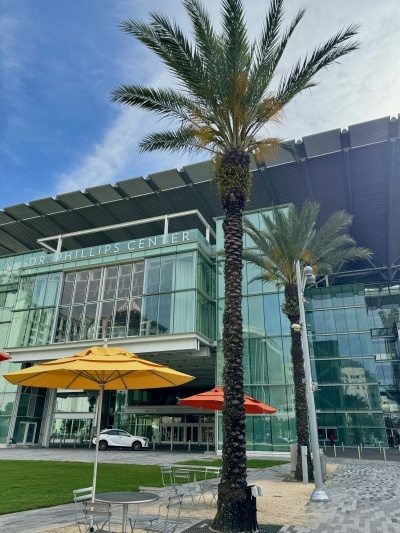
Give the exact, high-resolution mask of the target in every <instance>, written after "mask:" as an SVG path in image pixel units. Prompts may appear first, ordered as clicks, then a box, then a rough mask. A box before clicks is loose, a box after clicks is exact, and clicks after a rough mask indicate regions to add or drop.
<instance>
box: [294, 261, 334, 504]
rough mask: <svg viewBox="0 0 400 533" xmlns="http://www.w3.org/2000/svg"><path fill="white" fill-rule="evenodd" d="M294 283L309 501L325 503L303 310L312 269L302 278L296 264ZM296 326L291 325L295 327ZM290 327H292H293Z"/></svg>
mask: <svg viewBox="0 0 400 533" xmlns="http://www.w3.org/2000/svg"><path fill="white" fill-rule="evenodd" d="M296 282H297V294H298V297H299V309H300V330H301V343H302V346H303V356H304V371H305V377H306V383H305V385H306V394H307V405H308V419H309V424H310V434H311V450H312V454H313V459H314V460H313V464H314V480H315V489H314V490H313V493H312V494H311V497H310V500H311V501H313V502H326V501H329V496H328V495H327V493H326V492H325V489H324V483H323V481H322V469H321V456H320V453H319V438H318V427H317V414H316V412H315V401H314V388H313V382H312V374H311V362H310V352H309V349H308V337H307V325H306V316H305V315H306V313H305V310H304V294H303V291H304V288H305V285H306V283H307V282H309V283H314V282H315V276H314V275H313V271H312V268H311V267H310V266H306V267H304V277H303V278H302V277H301V272H300V261H297V262H296ZM295 325H296V324H293V326H295ZM293 326H292V327H293Z"/></svg>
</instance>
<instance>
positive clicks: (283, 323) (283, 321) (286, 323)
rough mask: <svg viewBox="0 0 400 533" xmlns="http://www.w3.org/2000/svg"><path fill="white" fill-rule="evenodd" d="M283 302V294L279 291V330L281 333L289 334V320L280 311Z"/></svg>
mask: <svg viewBox="0 0 400 533" xmlns="http://www.w3.org/2000/svg"><path fill="white" fill-rule="evenodd" d="M284 303H285V295H284V294H283V293H282V292H281V293H279V307H278V311H279V315H280V319H281V332H282V335H290V321H289V319H288V317H287V316H286V315H285V313H284V312H283V311H282V305H283V304H284Z"/></svg>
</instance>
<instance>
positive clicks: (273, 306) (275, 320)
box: [249, 294, 282, 336]
mask: <svg viewBox="0 0 400 533" xmlns="http://www.w3.org/2000/svg"><path fill="white" fill-rule="evenodd" d="M263 300H264V313H265V321H264V327H265V332H266V334H267V335H269V336H274V335H280V334H281V333H282V327H281V313H280V309H279V294H268V295H267V296H264V297H263ZM249 308H250V313H251V311H252V309H251V307H250V305H249ZM250 313H249V314H250ZM261 316H262V315H261ZM250 324H252V322H251V321H250Z"/></svg>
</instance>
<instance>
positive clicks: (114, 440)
mask: <svg viewBox="0 0 400 533" xmlns="http://www.w3.org/2000/svg"><path fill="white" fill-rule="evenodd" d="M92 442H93V444H96V437H94V438H93V440H92ZM109 446H118V447H120V448H132V450H135V451H139V450H141V449H142V448H148V447H149V439H146V438H145V437H137V436H136V435H131V434H130V433H128V432H127V431H124V430H123V429H103V430H102V431H100V438H99V450H106V449H107V448H108V447H109Z"/></svg>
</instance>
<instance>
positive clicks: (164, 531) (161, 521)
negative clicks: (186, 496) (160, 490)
mask: <svg viewBox="0 0 400 533" xmlns="http://www.w3.org/2000/svg"><path fill="white" fill-rule="evenodd" d="M182 503H183V495H182V494H177V495H176V496H169V497H168V503H167V505H166V507H165V505H160V515H159V518H158V519H157V520H156V521H155V522H153V523H152V524H150V525H149V526H147V527H146V528H145V530H146V531H147V532H151V531H153V532H160V533H174V531H175V530H176V528H177V527H178V525H179V519H180V514H181V509H182ZM163 512H164V513H165V514H163Z"/></svg>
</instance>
